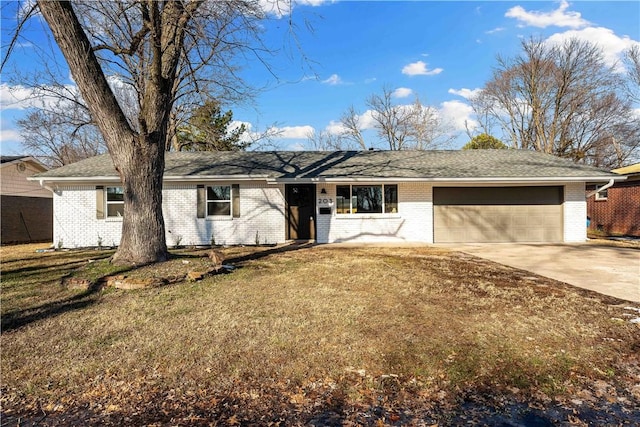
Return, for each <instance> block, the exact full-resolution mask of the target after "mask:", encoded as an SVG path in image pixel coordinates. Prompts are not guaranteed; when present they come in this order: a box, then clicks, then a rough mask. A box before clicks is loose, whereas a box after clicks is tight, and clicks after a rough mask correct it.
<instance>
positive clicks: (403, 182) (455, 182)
mask: <svg viewBox="0 0 640 427" xmlns="http://www.w3.org/2000/svg"><path fill="white" fill-rule="evenodd" d="M32 179H34V180H38V181H40V183H41V185H43V186H44V187H46V188H48V189H50V190H51V191H52V192H53V200H54V244H56V245H58V244H60V245H61V246H63V247H83V246H96V245H97V244H98V242H100V243H101V244H103V245H117V244H118V242H119V241H120V235H121V228H122V227H121V223H122V214H123V195H122V189H121V187H120V182H119V177H118V175H117V173H116V171H115V169H114V168H113V164H112V162H111V158H110V157H109V155H102V156H97V157H93V158H90V159H86V160H83V161H80V162H77V163H74V164H71V165H67V166H64V167H61V168H59V169H55V170H51V171H48V172H45V173H42V174H39V175H37V176H36V177H34V178H32ZM623 179H624V177H621V176H619V175H616V174H612V173H610V172H608V171H604V170H600V169H597V168H593V167H589V166H583V165H577V164H575V163H573V162H571V161H568V160H565V159H561V158H557V157H553V156H551V155H546V154H542V153H537V152H533V151H524V150H467V151H336V152H305V151H298V152H296V151H289V152H286V151H275V152H257V151H254V152H175V153H167V155H166V168H165V173H164V187H163V207H164V219H165V225H166V230H167V244H168V245H170V246H171V245H176V244H182V245H208V244H210V243H212V242H214V243H215V244H224V245H236V244H255V243H256V242H258V243H260V244H265V243H266V244H274V243H283V242H285V241H288V240H307V239H310V240H315V241H316V242H317V243H332V242H422V243H444V242H582V241H585V240H586V217H587V202H586V199H585V186H586V183H587V182H589V183H607V182H610V181H611V180H623Z"/></svg>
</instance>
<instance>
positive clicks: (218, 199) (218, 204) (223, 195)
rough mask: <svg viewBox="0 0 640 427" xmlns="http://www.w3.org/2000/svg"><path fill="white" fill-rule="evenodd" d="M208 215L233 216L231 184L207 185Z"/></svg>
mask: <svg viewBox="0 0 640 427" xmlns="http://www.w3.org/2000/svg"><path fill="white" fill-rule="evenodd" d="M207 216H231V186H230V185H214V186H209V187H207Z"/></svg>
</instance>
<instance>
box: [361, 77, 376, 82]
mask: <svg viewBox="0 0 640 427" xmlns="http://www.w3.org/2000/svg"><path fill="white" fill-rule="evenodd" d="M376 80H378V79H376V78H375V77H370V78H368V79H364V83H365V84H370V83H373V82H375V81H376Z"/></svg>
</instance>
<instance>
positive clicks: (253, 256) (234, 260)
mask: <svg viewBox="0 0 640 427" xmlns="http://www.w3.org/2000/svg"><path fill="white" fill-rule="evenodd" d="M315 245H316V244H315V243H314V242H311V241H299V242H297V241H294V242H292V243H288V244H286V245H283V246H275V247H273V248H269V249H266V250H263V251H256V252H252V253H250V254H247V255H240V256H234V257H230V258H227V259H225V260H224V262H225V264H232V265H235V264H243V263H245V262H247V261H256V260H258V259H261V258H265V257H268V256H269V255H274V254H281V253H285V252H291V251H298V250H301V249H309V248H312V247H313V246H315Z"/></svg>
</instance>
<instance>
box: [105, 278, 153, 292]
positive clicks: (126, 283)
mask: <svg viewBox="0 0 640 427" xmlns="http://www.w3.org/2000/svg"><path fill="white" fill-rule="evenodd" d="M163 284H164V280H162V279H158V278H151V279H136V278H132V277H130V278H126V279H124V280H121V281H116V283H115V287H116V289H126V290H132V289H144V288H151V287H155V286H162V285H163Z"/></svg>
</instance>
